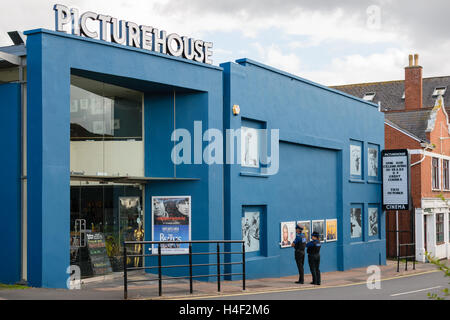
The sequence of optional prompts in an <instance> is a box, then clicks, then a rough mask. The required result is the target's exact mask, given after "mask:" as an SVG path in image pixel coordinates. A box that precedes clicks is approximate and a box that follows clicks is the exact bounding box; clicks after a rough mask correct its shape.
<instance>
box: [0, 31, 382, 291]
mask: <svg viewBox="0 0 450 320" xmlns="http://www.w3.org/2000/svg"><path fill="white" fill-rule="evenodd" d="M25 34H26V36H27V39H26V44H25V43H24V44H17V45H14V46H10V47H3V48H0V58H1V60H0V131H1V136H2V137H3V139H2V140H1V142H0V145H1V150H2V156H1V158H0V164H1V165H0V171H1V177H2V183H1V185H0V194H1V196H2V197H1V198H2V207H1V210H0V219H1V221H2V223H1V224H0V243H2V246H1V248H0V261H1V264H0V282H1V283H16V282H19V281H20V280H26V281H27V283H28V284H29V285H31V286H35V287H50V288H66V284H67V279H68V277H69V274H68V272H69V270H70V269H69V266H70V265H77V266H79V267H80V270H81V277H82V278H88V277H94V276H99V275H100V276H102V275H105V274H109V273H114V272H120V271H122V270H123V269H121V267H122V266H123V261H122V260H120V256H121V252H122V242H123V241H124V240H136V239H138V240H139V239H145V240H149V241H150V240H160V238H159V236H158V235H154V234H152V233H153V230H155V229H154V227H155V226H154V224H155V221H156V220H157V219H155V217H156V218H161V217H163V218H164V217H165V216H164V214H165V213H164V212H163V213H162V214H161V212H160V211H161V208H157V207H156V206H157V205H161V203H163V204H165V210H166V213H167V212H168V211H170V210H172V212H174V211H177V210H178V211H177V212H182V213H183V212H186V214H187V215H188V217H189V219H188V220H189V221H188V226H189V235H190V238H189V239H191V240H242V239H244V241H245V243H246V246H247V247H246V248H247V253H246V275H247V278H249V279H252V278H253V279H254V278H263V277H281V276H289V275H295V274H297V268H296V265H295V261H294V252H293V251H294V250H293V249H292V248H290V247H288V246H287V245H286V247H283V240H284V236H285V235H286V236H287V237H288V238H289V237H292V232H293V225H295V223H297V222H299V221H302V223H304V225H305V226H309V228H310V231H311V229H312V228H314V229H318V230H320V231H321V233H322V234H323V244H322V250H321V256H322V260H321V271H322V272H327V271H343V270H348V269H351V268H356V267H364V266H369V265H374V264H375V265H380V264H381V265H382V264H385V263H386V254H385V253H386V242H385V224H384V220H385V219H384V213H383V212H382V210H381V171H380V158H381V157H380V154H381V150H383V148H384V127H383V122H384V116H383V114H382V113H381V112H379V111H378V106H377V105H376V104H373V103H371V102H368V101H364V100H362V99H358V98H356V97H353V96H350V95H347V94H345V93H342V92H339V91H336V90H333V89H330V88H327V87H325V86H322V85H319V84H317V83H314V82H311V81H308V80H305V79H303V78H300V77H297V76H295V75H292V74H289V73H286V72H282V71H280V70H277V69H275V68H272V67H270V66H266V65H263V64H261V63H258V62H255V61H252V60H250V59H241V60H237V61H236V62H227V63H223V64H221V65H220V66H214V65H211V64H206V63H201V62H197V61H194V60H190V59H185V58H183V57H174V56H171V55H168V54H164V53H161V52H155V51H151V50H145V49H143V48H136V47H133V46H127V45H122V44H117V43H112V42H107V41H103V40H100V39H91V38H87V37H83V36H78V35H73V34H67V33H63V32H57V31H50V30H45V29H37V30H31V31H27V32H25ZM175 129H181V130H178V131H175ZM174 132H178V133H174ZM230 132H231V135H229V134H228V133H230ZM233 132H234V133H236V132H240V134H239V135H237V136H233ZM189 139H190V140H189ZM233 142H234V143H233ZM181 143H182V145H183V146H184V147H185V148H184V149H183V150H182V152H180V153H179V154H178V155H179V156H181V159H182V160H183V161H181V162H177V161H174V157H173V154H174V152H175V154H176V153H177V150H178V151H179V149H177V148H176V147H177V146H178V147H179V146H180V144H181ZM211 145H214V146H217V147H218V148H217V149H215V151H214V152H212V151H211V148H208V146H211ZM230 146H231V147H230ZM219 147H223V148H222V149H223V153H220V152H219V149H220V148H219ZM174 150H175V151H174ZM261 151H264V152H261ZM265 155H266V156H265ZM239 157H240V161H237V160H236V161H234V160H233V159H237V158H239ZM269 158H270V160H271V161H269ZM276 158H277V159H278V161H277V159H276ZM177 198H178V200H176V199H177ZM164 199H165V200H164ZM180 199H181V200H180ZM183 199H184V200H183ZM164 201H166V202H164ZM177 201H178V202H177ZM180 201H181V202H180ZM175 202H176V203H175ZM169 207H170V210H169V209H168V208H169ZM175 208H176V210H175ZM183 210H184V211H183ZM152 211H154V212H152ZM163 211H164V210H163ZM181 216H182V215H181ZM167 219H169V218H167ZM162 221H164V219H162ZM285 226H286V227H285ZM285 230H286V232H284V231H285ZM82 234H83V235H82ZM85 234H88V235H89V234H90V235H91V236H90V237H88V238H86V237H85V236H84V235H85ZM183 239H186V237H184V238H183ZM189 239H188V240H189ZM290 240H292V239H290ZM95 248H101V250H103V253H104V254H103V255H101V254H97V253H98V252H97V253H96V252H95V250H93V249H95ZM138 249H139V250H142V248H138ZM144 249H145V251H146V253H148V252H149V250H148V249H149V248H148V247H146V248H144ZM203 249H205V248H203ZM206 249H208V248H206ZM211 249H212V250H214V249H215V247H212V248H211ZM225 249H229V250H234V249H233V248H231V246H225V247H224V248H223V250H225ZM101 250H100V251H101ZM105 252H106V254H105ZM96 254H97V255H96ZM101 259H104V260H105V259H108V261H103V262H102V263H99V261H100V260H101ZM164 259H165V263H181V259H184V258H182V257H181V256H180V257H179V256H170V257H165V258H164ZM239 259H240V258H239V257H238V256H234V257H233V258H228V257H227V258H225V260H224V261H225V262H233V261H238V260H239ZM183 261H184V260H183ZM215 261H216V256H214V255H212V256H208V255H203V256H198V257H195V262H196V263H205V264H208V263H214V262H215ZM100 262H101V261H100ZM128 263H130V264H133V263H134V262H133V260H132V261H130V262H128ZM143 263H144V264H145V265H146V266H149V265H151V264H152V263H154V261H152V260H151V259H150V258H146V259H145V260H144V261H143V262H142V261H138V262H137V264H138V265H142V264H143ZM94 264H95V265H94ZM240 268H241V266H240V265H233V264H227V265H224V266H223V267H222V269H223V270H222V273H227V272H228V273H239V272H240ZM305 271H306V273H307V274H308V273H309V267H308V264H307V262H305ZM186 272H187V271H186V270H184V269H176V270H175V269H174V270H166V271H165V273H167V274H169V275H183V274H186ZM216 272H217V270H216V267H214V266H210V267H208V266H205V267H203V268H199V269H195V270H194V274H200V275H201V274H207V273H211V274H213V273H216ZM226 278H227V279H230V278H231V279H239V276H232V277H226ZM204 280H206V278H205V279H204ZM209 280H210V281H215V279H209Z"/></svg>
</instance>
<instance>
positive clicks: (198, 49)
mask: <svg viewBox="0 0 450 320" xmlns="http://www.w3.org/2000/svg"><path fill="white" fill-rule="evenodd" d="M53 10H54V11H55V30H56V31H58V32H69V33H71V34H74V35H78V36H80V35H81V36H85V37H88V38H93V39H100V40H103V41H110V42H114V43H117V44H122V45H127V46H130V47H136V48H141V49H145V50H151V51H154V52H159V53H162V54H169V55H171V56H174V57H183V58H185V59H189V60H193V61H197V62H201V63H207V64H212V60H211V59H210V58H211V56H212V51H211V49H212V47H213V44H212V42H206V41H202V40H195V39H192V38H188V37H181V36H179V35H178V34H176V33H171V34H167V32H166V31H164V30H158V29H156V28H153V27H150V26H146V25H140V26H139V25H137V24H136V23H134V22H131V21H125V20H120V21H119V20H117V19H116V18H113V17H111V16H107V15H103V14H97V13H95V12H92V11H87V12H84V13H83V14H81V15H80V14H79V11H78V9H76V8H68V7H66V6H64V5H61V4H55V6H54V7H53Z"/></svg>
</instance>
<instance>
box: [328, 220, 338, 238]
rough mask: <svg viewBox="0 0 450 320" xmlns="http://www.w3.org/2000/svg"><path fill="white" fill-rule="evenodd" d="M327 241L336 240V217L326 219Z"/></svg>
mask: <svg viewBox="0 0 450 320" xmlns="http://www.w3.org/2000/svg"><path fill="white" fill-rule="evenodd" d="M326 226H327V237H326V239H327V242H331V241H337V219H327V224H326Z"/></svg>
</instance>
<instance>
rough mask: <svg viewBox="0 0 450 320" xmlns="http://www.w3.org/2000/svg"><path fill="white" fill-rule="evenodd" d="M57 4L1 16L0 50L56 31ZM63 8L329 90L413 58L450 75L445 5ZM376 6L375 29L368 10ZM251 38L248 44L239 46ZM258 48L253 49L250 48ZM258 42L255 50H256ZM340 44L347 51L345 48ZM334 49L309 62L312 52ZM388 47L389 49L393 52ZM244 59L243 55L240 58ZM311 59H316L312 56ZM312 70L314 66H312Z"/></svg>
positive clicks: (383, 76) (166, 0) (354, 2)
mask: <svg viewBox="0 0 450 320" xmlns="http://www.w3.org/2000/svg"><path fill="white" fill-rule="evenodd" d="M54 3H55V2H54V0H39V1H31V0H15V1H14V2H13V3H12V4H11V5H10V6H8V10H2V11H1V12H0V45H9V44H11V42H10V40H9V38H8V37H7V35H6V32H7V31H11V30H21V31H22V30H29V29H34V28H41V27H43V28H48V29H53V28H54V22H53V19H54V15H53V10H52V8H53V4H54ZM62 3H63V4H65V5H67V6H69V7H73V6H76V7H78V8H79V9H80V11H81V12H83V11H88V10H91V11H94V12H97V13H104V14H108V15H111V16H114V17H117V18H120V19H126V20H130V21H133V22H136V23H138V24H146V25H150V26H153V27H156V28H159V29H164V30H166V31H168V32H169V33H171V32H177V33H179V34H181V35H187V36H192V37H195V38H201V39H203V40H206V41H213V42H215V43H217V42H219V43H220V42H221V40H222V38H221V36H222V35H223V34H227V35H232V36H235V37H236V38H240V43H239V45H235V46H234V47H233V43H232V42H231V45H230V44H229V43H228V42H227V43H226V45H225V44H223V43H221V44H220V45H219V46H217V48H220V49H218V50H217V51H216V52H217V56H218V57H219V58H220V60H218V59H217V58H216V59H214V61H215V62H217V63H221V62H224V61H227V60H232V58H236V57H237V56H241V55H247V54H248V55H250V58H253V57H252V55H254V54H256V55H257V59H258V61H261V62H262V63H265V64H268V65H272V66H274V67H277V68H280V69H283V70H285V71H288V72H290V73H294V74H298V75H299V76H302V77H306V78H311V79H312V80H314V81H318V82H322V83H325V84H340V83H348V82H360V81H377V80H389V79H402V78H403V67H404V66H405V65H406V63H407V55H408V54H409V53H416V52H417V53H419V54H420V55H421V63H422V65H423V66H424V75H425V76H430V75H443V74H449V73H450V62H449V61H448V58H447V54H446V53H447V52H449V50H450V34H449V33H450V29H449V28H448V23H447V12H448V9H450V3H449V2H448V1H445V0H434V1H432V2H430V1H427V2H425V1H421V2H417V1H414V2H413V1H406V0H342V1H335V0H322V1H310V0H284V1H275V0H247V1H245V2H243V1H240V0H239V1H238V0H226V1H225V0H218V1H209V0H190V1H177V0H151V1H149V0H134V1H125V0H120V1H111V0H97V1H88V0H66V1H63V2H62ZM373 5H375V6H376V8H379V13H380V16H379V18H380V19H379V23H380V24H379V26H378V27H377V28H370V25H368V23H369V22H370V19H371V18H372V17H371V16H370V12H368V11H367V10H368V8H370V6H373ZM242 37H244V38H246V41H243V40H242ZM252 43H253V45H252ZM255 43H258V45H255ZM342 46H345V49H344V50H342V48H341V47H342ZM377 46H378V48H377ZM314 48H318V49H320V50H321V51H329V52H331V51H333V50H336V51H337V52H338V53H337V55H335V56H332V57H330V56H326V57H322V56H321V59H323V60H321V61H318V59H320V58H315V57H313V59H314V58H315V60H314V61H313V60H311V61H308V58H307V54H306V55H305V53H306V52H307V51H308V50H311V49H314ZM388 48H389V49H388ZM242 57H243V56H242ZM309 59H311V58H309ZM311 65H313V66H314V67H310V66H311Z"/></svg>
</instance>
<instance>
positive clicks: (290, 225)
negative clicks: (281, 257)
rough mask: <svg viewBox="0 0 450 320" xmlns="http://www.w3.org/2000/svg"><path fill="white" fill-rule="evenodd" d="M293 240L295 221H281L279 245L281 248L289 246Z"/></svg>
mask: <svg viewBox="0 0 450 320" xmlns="http://www.w3.org/2000/svg"><path fill="white" fill-rule="evenodd" d="M294 240H295V221H289V222H282V223H281V242H280V246H281V247H282V248H289V247H291V244H292V242H293V241H294Z"/></svg>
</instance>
